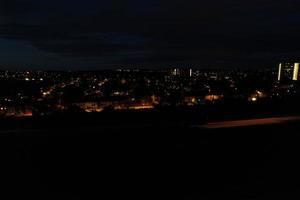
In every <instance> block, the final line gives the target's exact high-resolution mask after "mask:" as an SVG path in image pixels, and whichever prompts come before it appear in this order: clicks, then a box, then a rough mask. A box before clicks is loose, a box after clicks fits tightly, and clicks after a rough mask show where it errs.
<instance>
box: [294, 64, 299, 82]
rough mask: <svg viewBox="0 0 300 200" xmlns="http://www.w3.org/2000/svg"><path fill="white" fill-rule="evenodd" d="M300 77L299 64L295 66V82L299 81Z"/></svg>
mask: <svg viewBox="0 0 300 200" xmlns="http://www.w3.org/2000/svg"><path fill="white" fill-rule="evenodd" d="M298 76H299V63H295V64H294V72H293V81H297V80H298Z"/></svg>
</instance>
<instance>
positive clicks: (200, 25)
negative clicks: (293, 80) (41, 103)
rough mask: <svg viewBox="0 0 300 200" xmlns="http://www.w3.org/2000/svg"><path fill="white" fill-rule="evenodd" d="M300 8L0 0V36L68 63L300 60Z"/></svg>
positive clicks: (258, 0) (287, 2) (257, 1)
mask: <svg viewBox="0 0 300 200" xmlns="http://www.w3.org/2000/svg"><path fill="white" fill-rule="evenodd" d="M299 8H300V2H299V1H296V0H278V1H274V0H252V1H240V0H210V1H202V0H186V1H182V0H172V1H171V0H163V1H162V0H110V1H102V0H87V1H74V0H73V1H71V0H60V1H58V0H52V1H50V0H44V1H40V0H0V38H4V39H9V40H15V41H27V42H30V43H31V44H32V46H33V47H35V48H37V49H39V50H40V51H43V52H48V53H53V54H55V55H58V56H61V57H67V60H68V62H70V63H69V64H74V62H77V60H78V58H81V59H83V60H85V59H86V60H87V59H94V60H101V62H100V63H103V64H107V65H119V64H122V63H123V64H133V65H156V66H159V65H168V64H169V65H171V64H182V63H187V64H190V65H196V64H197V66H199V64H203V65H210V64H211V65H214V64H219V65H221V66H225V65H233V64H234V65H237V64H240V65H247V64H251V65H253V64H260V63H261V64H265V63H272V62H276V61H277V60H280V59H286V58H291V59H295V58H297V57H298V52H299V46H300V39H299V37H298V32H299V31H300V26H299V25H300V14H298V10H299ZM0 48H1V47H0ZM72 58H74V59H73V61H72ZM72 62H73V63H72Z"/></svg>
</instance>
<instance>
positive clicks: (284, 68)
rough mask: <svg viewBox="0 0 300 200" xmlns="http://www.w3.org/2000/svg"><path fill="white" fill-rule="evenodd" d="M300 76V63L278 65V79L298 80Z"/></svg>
mask: <svg viewBox="0 0 300 200" xmlns="http://www.w3.org/2000/svg"><path fill="white" fill-rule="evenodd" d="M298 78H299V63H280V64H279V66H278V77H277V80H278V81H280V82H281V81H284V82H285V81H291V80H293V81H297V80H298Z"/></svg>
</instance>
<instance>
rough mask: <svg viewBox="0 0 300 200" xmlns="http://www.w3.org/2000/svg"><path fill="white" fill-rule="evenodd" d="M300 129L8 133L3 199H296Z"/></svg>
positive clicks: (1, 145)
mask: <svg viewBox="0 0 300 200" xmlns="http://www.w3.org/2000/svg"><path fill="white" fill-rule="evenodd" d="M299 130H300V125H298V124H297V123H288V124H280V125H267V126H259V127H243V128H231V129H217V130H207V129H201V128H188V127H177V128H176V127H171V126H170V127H146V128H145V127H139V126H136V127H134V128H133V127H125V128H122V129H121V128H118V127H114V128H113V127H111V128H108V127H106V128H101V127H92V128H81V129H80V128H73V129H72V128H69V129H67V128H64V129H57V128H55V127H54V128H52V129H51V128H47V129H40V130H38V129H37V130H27V131H24V129H23V130H14V131H9V130H3V131H1V134H0V135H1V136H0V150H1V151H0V152H1V153H0V154H1V157H0V158H1V175H0V176H1V177H0V181H1V183H2V186H1V194H0V195H3V196H4V195H9V196H6V197H5V198H4V197H3V198H1V199H186V200H188V199H227V198H228V199H274V198H278V197H279V198H281V199H290V198H291V197H293V198H295V197H297V198H299V197H300V193H299V178H300V164H299V155H300V145H299V139H300V136H299Z"/></svg>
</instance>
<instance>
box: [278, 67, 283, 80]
mask: <svg viewBox="0 0 300 200" xmlns="http://www.w3.org/2000/svg"><path fill="white" fill-rule="evenodd" d="M281 70H282V64H281V63H280V64H279V67H278V78H277V80H278V81H280V80H281Z"/></svg>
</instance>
